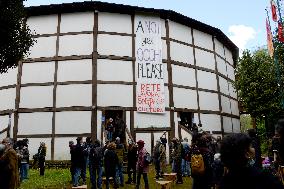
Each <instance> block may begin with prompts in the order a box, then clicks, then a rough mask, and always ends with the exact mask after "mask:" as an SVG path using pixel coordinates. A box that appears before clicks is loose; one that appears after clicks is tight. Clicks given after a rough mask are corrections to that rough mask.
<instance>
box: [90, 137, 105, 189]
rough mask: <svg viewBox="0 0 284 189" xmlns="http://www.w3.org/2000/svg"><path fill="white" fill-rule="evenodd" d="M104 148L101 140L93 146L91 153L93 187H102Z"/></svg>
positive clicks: (95, 188)
mask: <svg viewBox="0 0 284 189" xmlns="http://www.w3.org/2000/svg"><path fill="white" fill-rule="evenodd" d="M103 157H104V149H103V148H102V147H101V143H100V141H99V140H96V141H95V142H94V145H93V146H91V149H90V154H89V168H90V179H91V183H92V189H102V174H103Z"/></svg>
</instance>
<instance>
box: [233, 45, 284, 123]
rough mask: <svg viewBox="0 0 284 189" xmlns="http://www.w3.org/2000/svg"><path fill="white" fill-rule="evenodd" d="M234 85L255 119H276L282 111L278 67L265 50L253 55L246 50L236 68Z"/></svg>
mask: <svg viewBox="0 0 284 189" xmlns="http://www.w3.org/2000/svg"><path fill="white" fill-rule="evenodd" d="M236 75H237V79H236V81H235V82H234V83H233V85H234V86H235V88H236V90H237V91H238V97H239V100H240V102H241V103H242V105H243V106H244V108H245V110H246V111H247V112H248V113H249V114H251V115H252V116H253V117H256V118H260V117H262V116H268V117H274V116H275V115H278V114H279V113H280V112H281V111H282V106H281V99H282V92H281V88H280V85H279V84H278V79H277V77H276V75H277V74H276V66H275V64H274V62H273V60H272V59H271V58H270V56H269V55H268V53H267V51H266V50H264V49H259V50H257V51H256V52H254V53H253V54H251V52H250V51H248V50H246V51H244V52H243V55H242V57H241V58H240V59H239V62H238V64H237V67H236Z"/></svg>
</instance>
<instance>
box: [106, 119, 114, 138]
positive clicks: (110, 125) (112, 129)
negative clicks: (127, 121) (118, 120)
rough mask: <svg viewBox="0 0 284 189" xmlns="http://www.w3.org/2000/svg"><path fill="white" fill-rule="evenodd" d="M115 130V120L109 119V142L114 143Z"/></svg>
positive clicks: (107, 127)
mask: <svg viewBox="0 0 284 189" xmlns="http://www.w3.org/2000/svg"><path fill="white" fill-rule="evenodd" d="M114 130H115V128H114V124H113V119H112V118H109V120H108V122H107V124H106V131H107V140H108V141H112V139H113V132H114Z"/></svg>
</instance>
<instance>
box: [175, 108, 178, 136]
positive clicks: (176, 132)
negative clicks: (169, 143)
mask: <svg viewBox="0 0 284 189" xmlns="http://www.w3.org/2000/svg"><path fill="white" fill-rule="evenodd" d="M178 121H179V119H178V113H177V112H174V123H175V124H174V125H175V136H176V137H178V136H179V135H178Z"/></svg>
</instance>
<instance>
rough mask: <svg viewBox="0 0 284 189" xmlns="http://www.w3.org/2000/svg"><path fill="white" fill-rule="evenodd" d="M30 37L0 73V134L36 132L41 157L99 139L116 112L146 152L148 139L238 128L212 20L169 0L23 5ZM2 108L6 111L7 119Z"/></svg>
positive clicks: (229, 74) (228, 50) (229, 68)
mask: <svg viewBox="0 0 284 189" xmlns="http://www.w3.org/2000/svg"><path fill="white" fill-rule="evenodd" d="M27 11H28V18H27V24H28V25H29V27H30V29H31V30H32V31H34V32H35V34H34V38H35V39H36V43H35V44H34V46H33V47H31V49H30V54H29V55H28V57H27V58H25V59H24V60H22V61H21V62H19V64H18V67H17V68H15V69H10V70H9V71H8V73H5V74H2V75H0V99H1V101H0V137H1V139H3V138H4V137H6V136H7V135H8V136H11V137H13V138H14V139H17V140H19V139H23V138H28V139H29V141H30V144H29V148H30V154H31V155H33V154H35V153H36V152H37V148H38V147H39V143H40V142H41V141H43V142H45V143H46V144H47V148H48V150H47V159H57V160H60V159H69V158H70V155H69V148H68V141H70V140H73V141H75V139H76V137H77V136H83V137H86V136H91V137H92V138H93V139H99V140H102V141H105V137H104V136H105V135H104V132H103V128H104V125H105V122H106V120H107V119H108V118H110V117H112V118H114V116H115V115H117V114H118V115H119V116H120V117H121V118H122V119H123V120H124V121H125V123H126V124H127V128H128V130H129V132H130V133H131V135H132V136H133V138H135V139H136V140H139V139H143V140H144V141H145V143H146V148H147V149H148V151H149V152H151V149H152V148H151V147H153V145H154V141H155V140H157V139H158V138H159V137H160V136H161V135H162V133H163V131H166V134H167V137H169V138H172V137H182V138H184V137H188V138H189V139H190V138H191V135H190V132H189V130H188V129H187V128H186V127H185V126H186V125H188V126H191V125H194V123H195V124H196V125H198V126H199V127H200V128H202V129H203V130H205V131H208V132H210V133H211V134H213V135H224V134H227V133H232V132H239V131H240V121H239V118H240V117H239V109H238V101H237V94H236V92H235V91H234V89H233V87H232V84H231V81H234V80H235V75H234V65H235V64H236V60H237V58H238V48H237V47H236V45H235V44H233V43H232V42H231V41H230V40H229V38H228V37H227V36H226V35H225V34H224V33H222V32H221V30H219V29H217V28H214V27H211V26H209V25H206V24H204V23H201V22H199V21H197V20H194V19H192V18H188V17H186V16H183V15H181V14H179V13H176V12H174V11H170V10H160V9H150V8H141V7H134V6H128V5H119V4H111V3H103V2H80V3H69V4H58V5H44V6H37V7H28V8H27ZM9 117H10V119H9Z"/></svg>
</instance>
